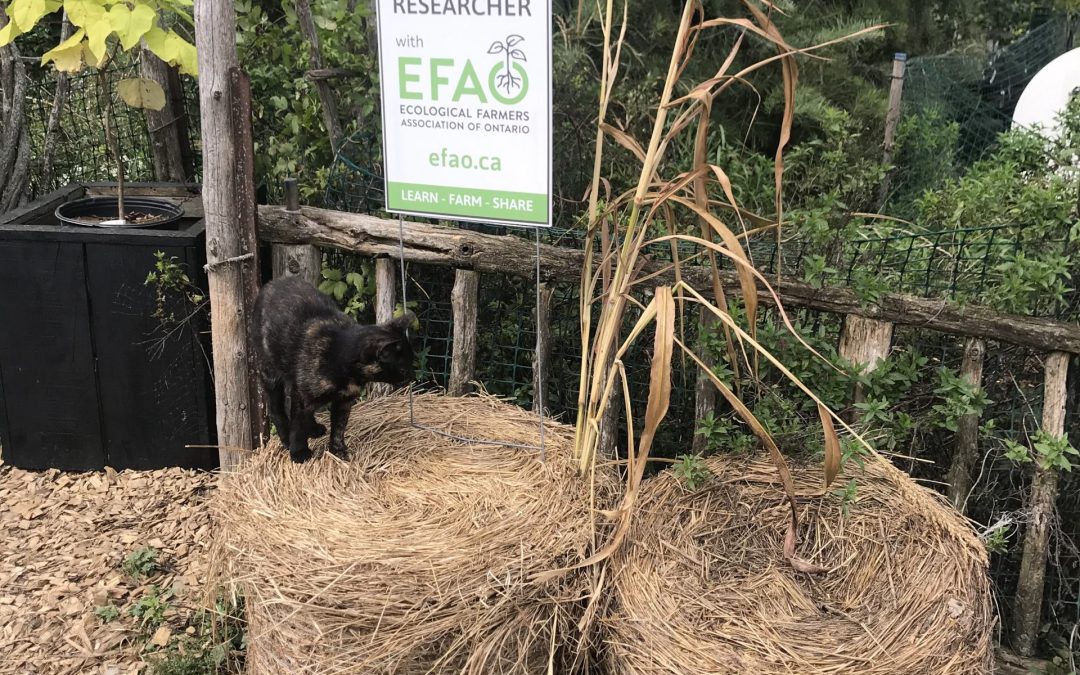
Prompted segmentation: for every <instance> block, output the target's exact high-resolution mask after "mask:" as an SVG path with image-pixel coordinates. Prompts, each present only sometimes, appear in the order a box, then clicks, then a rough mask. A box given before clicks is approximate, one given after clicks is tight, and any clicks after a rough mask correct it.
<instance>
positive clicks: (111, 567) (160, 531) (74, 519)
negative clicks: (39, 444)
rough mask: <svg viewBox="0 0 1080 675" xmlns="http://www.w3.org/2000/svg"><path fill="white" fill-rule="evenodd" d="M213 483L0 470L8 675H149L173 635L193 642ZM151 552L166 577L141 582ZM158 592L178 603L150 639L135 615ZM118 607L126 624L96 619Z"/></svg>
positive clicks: (204, 476)
mask: <svg viewBox="0 0 1080 675" xmlns="http://www.w3.org/2000/svg"><path fill="white" fill-rule="evenodd" d="M214 480H215V478H214V475H213V474H209V473H203V472H194V471H185V470H181V469H165V470H158V471H122V472H116V471H113V470H111V469H108V470H106V471H105V472H102V473H84V474H74V473H61V472H58V471H55V470H50V471H44V472H32V471H22V470H19V469H14V468H12V467H10V466H4V465H0V675H9V674H10V675H24V674H27V675H29V674H32V675H74V674H76V673H79V674H83V673H87V674H100V675H128V674H133V673H141V672H145V670H146V668H147V658H148V657H150V656H151V654H152V653H153V652H154V651H155V650H157V649H159V648H160V647H161V646H164V645H167V644H168V643H169V639H170V635H181V634H182V633H184V632H187V633H188V634H190V633H191V632H192V631H193V628H192V627H191V626H190V624H189V621H190V620H192V618H193V617H194V615H195V611H196V610H197V608H198V606H199V605H200V603H201V602H202V585H203V581H204V580H205V573H206V560H207V551H208V549H209V546H210V542H211V535H210V515H209V513H208V511H207V509H206V508H205V504H204V503H205V501H206V499H207V498H208V496H209V493H210V492H211V490H212V486H213V484H214ZM145 547H151V548H153V549H154V551H155V552H156V557H157V563H158V569H157V570H156V571H155V572H153V573H151V574H150V575H149V576H140V577H139V578H134V577H132V576H130V575H129V574H127V573H125V572H124V570H123V569H122V566H123V562H124V560H125V558H127V557H128V556H129V555H130V554H131V553H132V552H134V551H136V550H139V549H142V548H145ZM154 586H157V587H158V588H159V589H168V591H169V592H171V593H172V594H173V598H172V599H171V600H170V601H169V607H168V609H166V610H165V614H164V616H165V619H164V622H163V623H162V625H161V627H160V628H157V629H156V630H155V631H152V633H153V635H151V636H148V632H149V631H147V629H146V628H145V626H140V623H139V620H138V619H137V618H135V617H133V616H130V615H129V610H130V609H131V608H132V607H133V606H134V605H135V603H137V602H138V601H139V600H140V599H142V598H143V597H144V596H146V594H147V593H153V587H154ZM110 605H111V606H112V607H115V608H116V610H117V611H116V614H117V616H116V618H115V619H112V620H109V621H106V620H103V619H102V618H101V617H100V616H98V614H96V613H95V610H96V609H98V608H103V607H109V606H110ZM105 612H111V610H105Z"/></svg>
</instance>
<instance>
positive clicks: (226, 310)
mask: <svg viewBox="0 0 1080 675" xmlns="http://www.w3.org/2000/svg"><path fill="white" fill-rule="evenodd" d="M195 40H196V43H197V44H198V47H199V51H198V59H199V72H200V77H199V103H200V112H201V118H202V119H201V122H202V138H203V144H202V146H203V209H204V211H205V217H206V259H207V271H208V277H209V281H210V306H211V321H212V331H211V335H212V343H213V353H214V390H215V398H216V403H217V439H218V446H219V451H218V454H219V458H220V461H221V467H222V468H223V469H229V468H232V467H234V466H236V465H237V464H238V463H239V462H240V461H241V460H242V459H243V456H244V451H245V450H250V449H252V448H253V447H254V445H255V442H256V440H257V438H258V434H257V432H256V431H255V429H256V428H257V427H261V425H262V420H261V416H260V415H259V414H258V411H257V410H255V409H254V407H255V406H254V405H253V404H252V396H251V392H252V391H253V386H252V385H254V384H255V383H254V382H252V381H251V379H252V378H251V371H250V370H249V367H250V365H251V362H250V361H249V359H248V325H249V313H250V310H251V307H252V304H253V302H254V296H255V292H256V288H257V285H258V275H257V270H258V265H257V260H256V255H257V250H256V247H255V223H254V213H255V203H254V190H253V189H252V193H251V194H250V195H247V194H244V192H246V188H247V186H246V185H245V183H247V180H246V178H245V177H243V176H242V174H241V171H242V169H244V168H245V167H241V166H238V161H237V160H238V155H239V152H238V151H240V150H241V146H242V145H243V144H242V143H239V142H238V139H237V133H238V131H241V130H238V129H237V128H235V124H234V122H236V121H237V120H234V115H233V105H234V102H235V101H234V91H233V89H234V85H235V81H236V72H235V69H236V63H237V57H236V13H235V8H234V6H233V2H232V0H198V1H197V2H196V3H195ZM247 133H248V134H250V119H248V122H247ZM249 138H250V136H249ZM247 169H248V170H250V169H251V167H247ZM246 199H250V200H251V203H250V208H248V205H247V204H246V203H244V202H245V200H246ZM245 211H246V212H247V213H246V214H245V213H244V212H245Z"/></svg>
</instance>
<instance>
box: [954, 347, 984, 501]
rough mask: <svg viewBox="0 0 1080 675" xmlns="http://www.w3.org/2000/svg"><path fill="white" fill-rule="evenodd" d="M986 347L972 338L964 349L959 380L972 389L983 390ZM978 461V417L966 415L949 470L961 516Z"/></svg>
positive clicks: (959, 431) (958, 427)
mask: <svg viewBox="0 0 1080 675" xmlns="http://www.w3.org/2000/svg"><path fill="white" fill-rule="evenodd" d="M985 355H986V343H985V342H983V341H982V340H980V339H978V338H970V339H969V340H968V341H967V346H966V347H965V348H964V360H963V362H961V364H960V377H961V379H963V380H964V381H965V382H967V383H968V384H970V385H971V386H973V387H981V386H982V371H983V358H984V357H985ZM978 458H979V416H978V415H964V416H962V417H961V418H960V419H959V420H957V423H956V443H955V445H954V446H953V456H952V464H951V465H950V466H949V501H950V502H952V504H953V506H955V507H956V510H957V511H959V512H960V513H963V512H964V511H965V510H966V506H967V498H968V494H970V493H971V482H972V475H973V473H974V469H975V462H976V461H977V460H978Z"/></svg>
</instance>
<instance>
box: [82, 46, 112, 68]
mask: <svg viewBox="0 0 1080 675" xmlns="http://www.w3.org/2000/svg"><path fill="white" fill-rule="evenodd" d="M82 49H83V60H84V61H86V65H88V66H90V67H91V68H102V67H104V66H105V61H106V60H107V58H108V57H105V56H102V57H100V58H99V57H97V56H95V55H94V53H93V52H91V51H90V45H89V43H87V42H85V41H84V42H83V43H82Z"/></svg>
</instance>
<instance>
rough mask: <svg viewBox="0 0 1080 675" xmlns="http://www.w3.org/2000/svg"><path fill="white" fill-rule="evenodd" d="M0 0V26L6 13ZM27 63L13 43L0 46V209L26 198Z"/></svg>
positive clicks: (27, 157)
mask: <svg viewBox="0 0 1080 675" xmlns="http://www.w3.org/2000/svg"><path fill="white" fill-rule="evenodd" d="M5 9H7V3H6V2H3V0H0V28H3V27H4V26H5V25H6V24H7V22H8V17H7V14H6V13H5V11H4V10H5ZM29 81H30V80H29V79H28V78H27V77H26V63H25V62H24V61H23V57H22V55H21V54H20V53H19V50H18V48H17V47H16V46H15V44H14V43H12V44H8V45H7V46H4V47H0V213H5V212H7V211H10V210H12V209H14V208H15V207H16V206H19V205H20V204H22V203H23V202H25V201H26V199H27V196H28V195H27V192H28V186H29V184H30V154H31V149H30V136H29V133H28V132H27V126H28V123H27V118H26V96H27V83H28V82H29Z"/></svg>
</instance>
